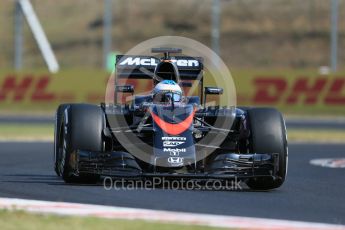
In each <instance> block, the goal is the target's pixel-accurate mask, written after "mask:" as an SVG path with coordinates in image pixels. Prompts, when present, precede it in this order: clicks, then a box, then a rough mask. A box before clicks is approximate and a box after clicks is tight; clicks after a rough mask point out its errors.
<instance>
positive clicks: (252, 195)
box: [0, 142, 345, 224]
mask: <svg viewBox="0 0 345 230" xmlns="http://www.w3.org/2000/svg"><path fill="white" fill-rule="evenodd" d="M52 149H53V145H52V143H4V142H3V143H0V155H1V160H0V197H12V198H25V199H39V200H51V201H66V202H81V203H91V204H102V205H115V206H126V207H137V208H149V209H159V210H172V211H185V212H197V213H211V214H223V215H236V216H250V217H264V218H276V219H288V220H302V221H312V222H325V223H334V224H345V179H344V176H345V168H342V169H340V168H338V169H335V168H323V167H318V166H312V165H310V164H309V161H310V160H311V159H314V158H332V157H334V158H336V157H344V155H345V144H344V145H340V144H332V145H324V144H322V145H321V144H317V145H315V144H290V146H289V172H288V179H287V181H286V183H285V184H284V185H283V186H282V187H281V188H279V189H277V190H274V191H270V192H258V191H251V190H248V189H247V188H245V189H244V190H242V191H183V190H162V189H156V190H150V191H146V190H141V189H139V190H131V191H129V190H119V191H116V190H114V189H113V190H110V191H107V190H105V189H104V188H103V185H102V184H99V185H66V184H65V183H64V182H63V181H62V180H61V179H60V178H58V177H57V176H56V175H55V173H54V172H53V167H52Z"/></svg>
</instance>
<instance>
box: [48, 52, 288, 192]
mask: <svg viewBox="0 0 345 230" xmlns="http://www.w3.org/2000/svg"><path fill="white" fill-rule="evenodd" d="M152 52H153V53H163V54H164V56H163V57H160V58H157V57H156V56H129V55H117V57H116V72H115V76H116V77H115V86H114V102H113V103H106V104H105V103H102V104H101V105H100V106H97V105H91V104H62V105H60V106H59V107H58V109H57V112H56V122H55V139H54V166H55V172H56V173H57V175H59V176H61V177H62V178H63V180H64V181H65V182H67V183H71V182H73V183H77V182H81V181H88V182H96V181H97V180H99V178H100V177H102V176H103V177H104V176H107V177H108V176H109V177H112V178H126V179H138V178H140V179H152V178H153V177H160V178H162V177H164V178H170V179H171V178H184V179H188V180H221V181H230V180H234V178H236V179H237V180H241V181H243V182H245V183H246V184H247V185H248V186H249V187H250V188H252V189H263V190H267V189H274V188H277V187H280V186H281V185H282V184H283V182H284V180H285V176H286V173H287V161H288V146H287V137H286V128H285V121H284V119H283V117H282V115H281V113H280V112H278V111H277V110H276V109H273V108H249V107H243V108H242V107H234V106H214V105H213V106H207V103H206V96H207V95H210V94H213V95H214V96H212V97H220V96H217V95H219V94H222V93H223V89H221V88H217V87H204V79H203V59H202V58H200V57H188V56H182V55H181V56H178V55H177V54H178V53H181V52H182V51H181V49H178V48H153V49H152ZM126 79H130V80H129V81H128V82H133V81H134V80H133V79H148V80H151V82H152V90H151V91H150V92H148V93H147V94H146V95H135V94H134V92H135V87H134V85H133V84H132V85H130V84H120V82H121V80H126ZM140 81H143V80H140ZM194 83H196V85H197V86H198V90H197V91H198V93H197V94H198V95H197V96H195V95H194V96H186V94H184V93H183V90H182V89H185V88H188V87H189V88H191V87H192V86H193V85H194ZM128 94H130V95H131V96H130V97H127V98H130V100H127V101H123V100H122V99H123V95H128ZM120 96H122V99H121V98H120Z"/></svg>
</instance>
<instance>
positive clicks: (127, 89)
mask: <svg viewBox="0 0 345 230" xmlns="http://www.w3.org/2000/svg"><path fill="white" fill-rule="evenodd" d="M116 91H117V92H121V93H134V87H133V85H117V86H116Z"/></svg>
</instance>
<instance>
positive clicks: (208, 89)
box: [203, 87, 223, 106]
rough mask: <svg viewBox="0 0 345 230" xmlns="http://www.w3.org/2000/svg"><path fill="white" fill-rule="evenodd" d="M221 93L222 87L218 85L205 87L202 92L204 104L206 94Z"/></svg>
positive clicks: (204, 102)
mask: <svg viewBox="0 0 345 230" xmlns="http://www.w3.org/2000/svg"><path fill="white" fill-rule="evenodd" d="M221 94H223V89H222V88H218V87H205V93H204V101H203V104H204V106H205V105H206V98H207V97H206V96H207V95H221Z"/></svg>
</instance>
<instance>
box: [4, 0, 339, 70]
mask: <svg viewBox="0 0 345 230" xmlns="http://www.w3.org/2000/svg"><path fill="white" fill-rule="evenodd" d="M110 1H111V6H112V7H111V13H112V29H111V35H112V46H111V49H112V50H113V51H118V52H125V51H127V50H128V49H130V48H131V47H133V46H134V45H136V44H137V43H139V42H141V41H144V40H146V39H149V38H152V37H155V36H160V35H177V36H185V37H189V38H193V39H196V40H198V41H200V42H202V43H204V44H206V45H208V46H211V26H212V16H211V13H212V3H213V1H212V0H190V1H185V0H174V1H159V0H145V1H135V0H126V1H124V0H110ZM31 2H32V4H33V6H34V9H35V10H36V13H37V15H38V17H39V19H40V21H41V23H42V25H43V28H44V30H45V32H46V34H47V37H48V39H49V41H50V42H51V45H52V48H53V50H54V52H55V53H56V55H57V59H58V61H59V63H60V65H61V68H62V69H64V68H79V67H82V68H102V67H103V54H102V52H103V51H102V44H103V42H102V41H103V25H104V23H103V14H104V1H101V0H98V1H96V0H94V1H86V0H73V1H70V0H59V1H55V0H44V1H43V0H32V1H31ZM219 2H220V3H219V4H220V33H219V34H220V40H219V44H220V50H221V52H220V55H221V57H222V58H223V59H224V60H225V61H226V63H227V64H228V65H229V66H230V67H232V68H260V69H261V68H312V69H317V68H319V67H320V66H329V65H330V30H331V0H326V1H325V0H303V1H301V0H289V1H286V0H220V1H219ZM338 14H339V15H338V24H339V25H338V50H339V52H338V66H339V67H340V68H343V66H344V63H345V53H344V52H341V51H343V50H345V1H344V0H339V6H338ZM25 24H26V23H25ZM13 34H14V1H13V0H2V1H1V3H0V49H1V52H0V68H2V69H4V68H5V69H6V68H7V69H8V68H12V67H13V55H14V52H13V46H14V43H13V40H14V38H13ZM23 35H24V55H23V61H24V62H23V67H24V68H25V69H27V68H44V67H45V66H44V61H43V60H42V56H41V54H40V52H39V50H38V48H37V45H36V44H35V41H34V39H33V36H32V35H31V32H30V30H29V28H28V26H26V25H25V26H24V33H23Z"/></svg>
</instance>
